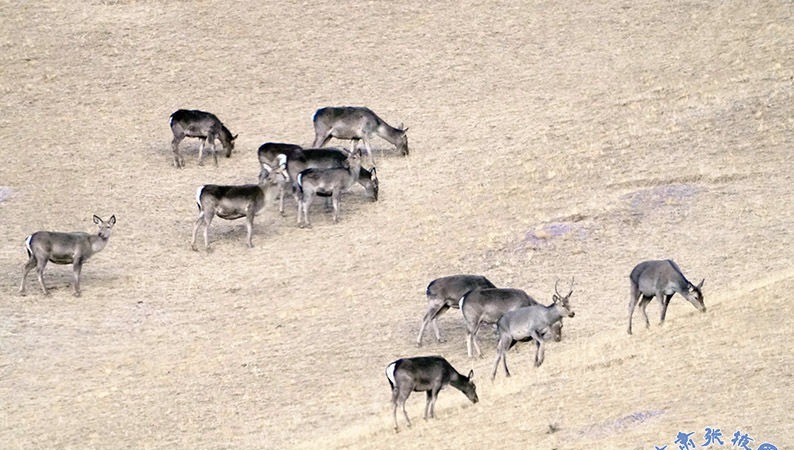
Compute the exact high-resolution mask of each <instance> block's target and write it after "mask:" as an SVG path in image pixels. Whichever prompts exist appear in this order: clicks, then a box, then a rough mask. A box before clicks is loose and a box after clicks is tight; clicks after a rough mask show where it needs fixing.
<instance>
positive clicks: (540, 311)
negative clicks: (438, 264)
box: [491, 280, 575, 379]
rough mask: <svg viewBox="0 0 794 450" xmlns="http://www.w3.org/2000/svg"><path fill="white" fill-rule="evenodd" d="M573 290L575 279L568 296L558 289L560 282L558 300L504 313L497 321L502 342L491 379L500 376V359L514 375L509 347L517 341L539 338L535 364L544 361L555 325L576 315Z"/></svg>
mask: <svg viewBox="0 0 794 450" xmlns="http://www.w3.org/2000/svg"><path fill="white" fill-rule="evenodd" d="M571 294H573V280H571V290H570V291H569V292H568V294H567V295H565V296H563V295H561V294H560V293H559V291H557V283H555V284H554V296H553V297H552V298H553V300H554V302H553V303H552V304H551V305H549V306H543V305H530V306H524V307H522V308H518V309H514V310H512V311H508V312H506V313H504V315H503V316H502V317H501V318H500V319H499V321H498V322H497V323H496V329H497V332H498V333H499V343H498V344H497V345H496V362H495V363H494V367H493V373H492V374H491V379H494V378H496V369H497V368H498V367H499V360H500V359H501V360H502V362H503V363H504V368H505V375H506V376H508V377H509V376H510V371H509V370H507V351H508V350H510V349H511V348H513V346H514V345H515V344H516V342H525V341H529V340H533V341H535V345H536V349H535V367H540V365H541V364H543V357H544V345H545V342H546V340H547V339H548V336H549V334H550V333H551V332H552V330H553V327H554V325H555V324H558V323H562V318H563V317H573V316H574V315H575V313H574V312H573V310H572V309H571V307H570V304H569V300H570V298H571Z"/></svg>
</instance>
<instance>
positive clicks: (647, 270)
mask: <svg viewBox="0 0 794 450" xmlns="http://www.w3.org/2000/svg"><path fill="white" fill-rule="evenodd" d="M629 280H630V281H631V298H630V299H629V329H628V332H629V334H631V316H632V315H634V307H635V306H636V305H637V301H638V300H639V302H640V311H642V315H643V317H645V327H646V328H648V327H650V326H651V322H650V321H649V320H648V314H646V313H645V307H647V306H648V303H649V302H650V301H651V300H652V299H653V298H654V297H656V299H657V300H659V302H660V303H661V304H662V311H661V313H660V320H659V324H660V325H661V324H662V323H664V316H665V315H666V314H667V305H669V304H670V298H672V296H673V295H674V294H675V293H676V292H678V293H679V294H681V295H682V296H683V297H684V298H685V299H687V300H688V301H689V303H691V304H692V305H693V306H694V307H695V308H697V309H698V311H700V312H706V305H705V303H703V291H702V288H703V282H704V281H705V279H704V280H701V281H700V283H699V284H698V285H697V286H695V285H694V284H692V283H690V282H689V280H687V279H686V277H685V276H684V274H683V272H681V268H679V267H678V264H676V263H675V262H674V261H673V260H671V259H666V260H662V261H643V262H641V263H639V264H637V266H636V267H634V269H633V270H632V271H631V274H630V275H629ZM640 297H642V300H640Z"/></svg>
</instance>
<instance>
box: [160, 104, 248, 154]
mask: <svg viewBox="0 0 794 450" xmlns="http://www.w3.org/2000/svg"><path fill="white" fill-rule="evenodd" d="M170 124H171V132H173V133H174V140H173V141H171V151H173V152H174V165H175V166H176V167H177V168H182V167H184V166H185V161H184V159H183V158H182V155H180V154H179V143H180V142H182V140H183V139H185V138H186V137H194V138H199V139H201V146H200V147H199V154H198V162H199V165H202V164H204V163H203V161H202V157H203V155H204V144H209V146H210V148H211V149H212V157H213V159H214V161H215V167H218V154H217V152H216V151H215V139H216V138H217V139H220V141H221V144H223V149H224V150H225V151H226V157H227V158H228V157H230V156H232V150H234V140H235V139H237V135H236V134H235V135H234V136H232V133H231V132H230V131H229V129H228V128H226V126H225V125H223V123H221V121H220V120H219V119H218V118H217V117H216V116H215V114H212V113H208V112H206V111H199V110H195V109H179V110H177V111H175V112H174V113H173V114H171V120H170Z"/></svg>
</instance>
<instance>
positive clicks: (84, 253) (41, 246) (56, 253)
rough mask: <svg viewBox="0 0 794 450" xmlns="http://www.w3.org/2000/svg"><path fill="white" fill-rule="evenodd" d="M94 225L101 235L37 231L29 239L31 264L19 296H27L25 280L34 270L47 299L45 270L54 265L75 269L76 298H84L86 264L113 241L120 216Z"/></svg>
mask: <svg viewBox="0 0 794 450" xmlns="http://www.w3.org/2000/svg"><path fill="white" fill-rule="evenodd" d="M94 223H95V224H97V226H98V227H99V232H98V233H97V234H95V235H94V234H88V233H83V232H74V233H62V232H57V231H37V232H35V233H33V234H31V235H30V236H28V237H26V238H25V248H26V250H27V252H28V257H29V259H28V262H27V263H26V264H25V266H24V268H23V269H22V285H21V286H20V287H19V293H20V294H24V293H25V278H26V277H27V275H28V272H30V271H31V269H33V268H34V267H35V268H36V274H37V275H38V278H39V284H40V285H41V290H42V292H44V295H48V294H49V293H48V292H47V287H46V286H45V285H44V268H45V267H46V266H47V262H48V261H51V262H53V263H54V264H72V267H73V269H74V296H75V297H79V296H80V271H81V270H82V269H83V263H85V262H86V261H88V258H90V257H91V256H93V255H94V254H95V253H99V252H100V251H101V250H102V249H103V248H105V245H107V243H108V239H110V231H111V229H112V228H113V225H115V224H116V216H115V215H113V216H110V219H108V220H107V221H104V220H102V219H100V218H99V217H98V216H94Z"/></svg>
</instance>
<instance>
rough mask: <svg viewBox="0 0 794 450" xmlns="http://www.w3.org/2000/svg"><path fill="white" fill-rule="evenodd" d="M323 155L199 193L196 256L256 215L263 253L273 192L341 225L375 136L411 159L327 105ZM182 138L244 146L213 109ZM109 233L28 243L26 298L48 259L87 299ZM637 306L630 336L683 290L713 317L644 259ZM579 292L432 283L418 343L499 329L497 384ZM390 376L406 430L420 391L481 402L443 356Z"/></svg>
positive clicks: (464, 281)
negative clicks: (91, 264) (86, 287)
mask: <svg viewBox="0 0 794 450" xmlns="http://www.w3.org/2000/svg"><path fill="white" fill-rule="evenodd" d="M313 122H314V131H315V140H314V147H315V148H309V149H307V148H303V147H301V146H298V145H294V144H285V143H275V142H267V143H264V144H262V145H261V146H260V147H259V150H258V158H259V164H260V173H259V182H258V184H247V185H214V184H206V185H202V186H200V187H199V188H198V190H197V192H196V203H197V204H198V208H199V216H198V219H197V220H196V222H195V225H194V227H193V236H192V240H191V247H192V248H193V249H194V250H195V249H196V247H195V244H196V237H197V234H198V230H199V228H200V227H201V226H202V225H203V226H204V233H203V235H204V247H205V249H209V241H208V229H209V225H210V223H211V221H212V219H213V217H215V216H218V217H220V218H223V219H227V220H232V219H239V218H243V217H245V218H246V229H247V239H246V243H247V245H248V246H249V247H251V246H253V244H252V242H251V239H252V233H253V223H254V216H255V215H256V214H257V213H258V212H259V211H261V210H262V209H263V208H264V207H265V204H266V199H267V198H272V192H271V189H274V188H275V189H277V190H278V192H277V193H278V194H279V212H280V213H281V214H282V215H283V214H284V196H285V192H286V191H287V190H288V189H289V190H290V191H291V193H292V194H293V196H294V198H295V201H296V203H297V209H298V219H297V221H298V225H299V226H301V227H304V226H311V224H310V222H309V217H308V211H309V207H310V206H311V204H312V201H313V199H314V198H315V197H317V196H323V197H330V199H331V203H332V205H333V220H334V222H337V221H338V218H339V199H340V196H341V194H342V192H344V191H346V190H347V189H349V188H350V187H351V186H353V185H354V184H356V183H359V184H361V185H362V186H363V187H364V188H365V189H366V191H367V193H368V194H369V195H370V196H371V197H372V198H373V199H374V200H377V199H378V178H377V174H376V170H375V167H374V157H373V154H372V148H371V145H370V139H371V138H372V135H378V136H380V137H382V138H384V139H385V140H387V141H389V142H391V143H392V144H393V145H395V146H396V148H397V151H398V152H400V153H402V154H403V155H408V139H407V136H406V133H405V131H406V130H405V129H402V127H401V128H394V127H392V126H390V125H388V124H387V123H386V122H385V121H383V120H382V119H380V118H379V117H378V116H377V115H376V114H375V113H374V112H372V111H371V110H370V109H369V108H365V107H327V108H320V109H318V110H317V111H316V113H315V114H314V118H313ZM170 125H171V130H172V132H173V135H174V138H173V141H172V142H171V149H172V151H173V155H174V166H176V167H177V168H182V167H184V165H185V163H184V159H183V158H182V156H181V155H180V153H179V144H180V142H181V141H182V140H183V139H184V138H186V137H194V138H199V139H200V140H201V144H200V147H199V155H198V160H199V164H201V163H202V159H203V154H204V148H205V145H206V146H209V152H210V153H211V154H212V156H213V159H214V162H215V165H216V166H217V164H218V156H217V152H216V148H215V140H216V139H217V140H220V141H221V144H222V146H223V149H224V151H225V154H226V157H230V156H231V153H232V150H233V149H234V140H235V139H236V138H237V135H232V133H231V132H230V131H229V129H228V128H226V126H224V125H223V123H221V121H220V120H219V119H218V118H217V117H216V116H215V115H214V114H211V113H208V112H204V111H197V110H184V109H180V110H178V111H176V112H174V113H173V114H172V115H171V118H170ZM331 138H337V139H345V140H351V141H353V144H352V149H351V150H350V151H346V150H343V149H332V148H323V146H324V145H326V144H327V143H328V141H329V140H330V139H331ZM358 141H363V144H364V148H365V149H366V152H367V156H368V158H369V162H370V164H371V169H366V168H364V167H362V165H361V158H362V155H361V153H360V151H359V150H357V149H356V144H357V143H358ZM93 220H94V223H95V224H97V226H98V227H99V231H98V232H97V234H88V233H83V232H72V233H63V232H54V231H38V232H35V233H33V234H31V235H30V236H27V238H25V248H26V250H27V253H28V257H29V259H28V261H27V263H25V265H24V267H23V273H22V283H21V285H20V288H19V292H20V294H24V293H25V279H26V277H27V275H28V273H29V272H30V271H31V270H32V269H33V268H34V267H35V268H36V274H37V276H38V281H39V285H40V286H41V290H42V292H43V293H44V295H47V293H48V291H47V287H46V285H45V283H44V277H43V274H44V268H45V267H46V265H47V263H48V262H52V263H54V264H72V266H73V272H74V276H73V287H74V295H75V296H79V295H80V272H81V269H82V266H83V264H84V263H85V262H86V261H87V260H88V259H89V258H90V257H91V256H92V255H94V254H95V253H98V252H99V251H101V250H102V249H103V248H105V246H106V245H107V242H108V239H109V238H110V233H111V229H112V228H113V225H114V224H115V223H116V217H115V216H111V217H110V218H109V219H108V220H102V219H101V218H100V217H98V216H94V217H93ZM629 280H630V300H629V324H628V334H631V333H632V330H631V322H632V316H633V313H634V309H635V307H636V306H637V303H638V302H639V307H640V311H641V312H642V315H643V317H644V318H645V325H646V327H649V326H650V321H649V320H648V315H647V314H646V312H645V308H646V306H647V305H648V303H650V301H651V300H652V299H653V298H656V299H657V300H658V301H659V302H660V303H661V314H660V323H662V322H664V319H665V314H666V312H667V306H668V304H669V303H670V299H671V298H672V296H673V295H674V294H676V293H678V294H680V295H682V296H683V297H684V298H686V299H687V300H688V301H689V302H690V303H692V305H694V306H695V307H696V308H697V309H698V310H699V311H701V312H705V311H706V306H705V304H704V303H703V293H702V290H701V289H702V287H703V281H701V282H700V283H699V284H697V285H694V284H692V283H690V282H689V280H687V279H686V277H685V276H684V274H683V273H682V271H681V269H680V268H679V267H678V265H677V264H676V263H675V262H673V261H672V260H655V261H644V262H641V263H639V264H637V266H636V267H634V269H633V270H632V271H631V273H630V275H629ZM571 294H573V279H572V280H571V285H570V289H569V291H568V293H567V294H565V295H562V294H560V292H559V291H558V290H557V284H556V283H555V286H554V294H553V296H552V299H553V301H552V303H551V304H550V305H548V306H546V305H542V304H540V303H538V302H537V301H536V300H535V299H533V298H532V297H531V296H529V295H528V294H527V293H526V292H525V291H523V290H521V289H512V288H497V287H496V286H495V285H494V284H493V283H491V282H490V281H489V280H488V279H487V278H485V277H484V276H481V275H452V276H447V277H443V278H438V279H436V280H433V281H432V282H431V283H430V284H429V285H428V286H427V291H426V295H427V302H428V307H427V312H426V313H425V315H424V317H423V318H422V324H421V326H420V328H419V336H418V337H417V339H416V344H417V346H421V345H422V336H423V335H424V332H425V329H426V328H427V327H428V325H429V326H431V327H432V328H433V331H434V334H435V337H436V340H437V341H439V342H444V340H443V339H442V338H441V333H440V331H439V329H438V323H437V319H438V317H439V316H440V315H441V314H443V313H444V312H445V311H447V310H448V309H450V308H455V309H460V311H461V314H462V316H463V322H464V324H465V326H466V348H467V352H468V355H469V357H470V358H471V357H472V356H473V355H474V353H475V352H476V354H477V355H478V356H482V351H481V350H480V347H479V344H478V343H477V339H476V335H477V332H478V331H479V329H480V328H481V326H482V325H495V326H496V332H497V335H498V341H497V346H496V351H497V355H496V360H495V362H494V367H493V371H492V373H491V379H492V380H493V379H494V378H495V377H496V372H497V369H498V368H499V363H500V362H501V363H502V364H503V367H504V371H505V375H506V376H508V377H509V376H510V371H509V370H508V368H507V357H506V354H507V352H508V350H510V349H511V348H512V347H513V346H514V345H515V344H516V343H517V342H527V341H533V342H534V343H535V346H536V350H535V366H536V367H538V366H540V365H541V364H543V360H544V346H545V343H546V342H547V341H549V340H553V341H560V340H561V338H562V326H563V318H564V317H569V318H571V317H574V311H573V309H571V306H570V297H571ZM386 377H387V379H388V381H389V384H390V386H391V390H392V404H393V407H394V409H393V417H394V429H395V431H397V430H398V429H399V428H398V424H397V408H398V407H401V408H402V411H403V414H404V416H405V420H406V422H407V423H408V426H410V425H411V421H410V419H409V418H408V414H407V412H406V411H405V401H406V400H407V398H408V396H409V395H410V393H411V392H414V391H418V392H426V393H427V403H426V406H425V415H424V417H425V419H427V418H428V417H434V414H435V413H434V410H435V403H436V399H437V397H438V392H439V391H440V390H441V388H442V387H444V386H446V385H451V386H453V387H454V388H456V389H458V390H460V391H461V392H463V393H464V394H465V395H466V397H468V398H469V400H471V401H472V402H474V403H476V402H477V401H478V397H477V392H476V387H475V385H474V383H473V381H472V377H473V372H472V371H470V372H469V374H468V375H467V376H464V375H463V374H461V373H459V372H458V371H457V370H455V368H454V367H453V366H452V365H451V364H450V363H449V362H448V361H447V360H445V359H444V358H442V357H440V356H421V357H413V358H402V359H398V360H396V361H394V362H392V363H391V364H389V365H388V366H387V367H386Z"/></svg>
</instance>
